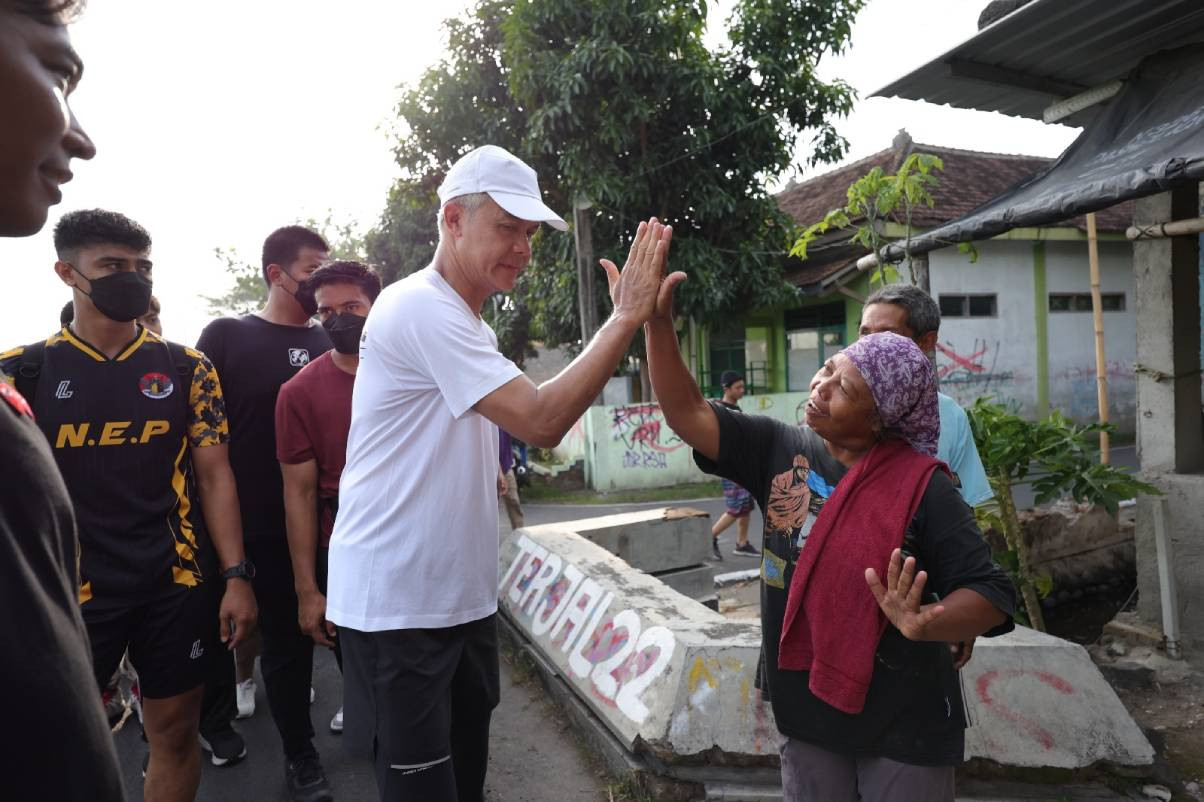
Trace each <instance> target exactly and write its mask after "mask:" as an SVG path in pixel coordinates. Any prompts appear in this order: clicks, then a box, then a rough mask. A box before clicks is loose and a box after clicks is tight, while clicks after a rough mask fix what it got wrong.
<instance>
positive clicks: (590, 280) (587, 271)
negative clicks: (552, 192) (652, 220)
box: [573, 198, 600, 348]
mask: <svg viewBox="0 0 1204 802" xmlns="http://www.w3.org/2000/svg"><path fill="white" fill-rule="evenodd" d="M592 205H593V204H591V203H590V202H589V201H588V200H586V199H584V198H578V199H577V202H576V203H574V204H573V239H574V241H575V244H576V246H577V304H578V309H577V311H578V313H579V314H580V316H581V347H582V348H584V347H585V346H586V345H587V344H588V343H589V341H590V340H591V339H592V338H593V336H594V333H595V332H596V331H597V330H598V300H597V298H596V297H595V294H594V274H595V273H597V272H598V270H599V269H600V268H599V267H598V266H597V265H596V264H595V263H594V235H593V230H592V228H591V226H590V214H589V208H590V206H592Z"/></svg>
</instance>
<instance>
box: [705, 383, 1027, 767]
mask: <svg viewBox="0 0 1204 802" xmlns="http://www.w3.org/2000/svg"><path fill="white" fill-rule="evenodd" d="M712 408H713V409H714V410H715V416H716V418H717V419H718V421H719V461H718V463H714V462H711V461H710V460H708V459H707V458H706V457H704V456H702V455H701V454H699V453H697V452H695V454H694V459H695V462H697V464H698V466H699V467H700V468H701V469H702V470H703V471H706V472H707V473H712V474H716V475H718V476H721V477H724V478H726V479H731V480H732V481H735V482H738V483H739V484H740V485H742V486H744V487H746V488H748V490H749V492H750V493H752V496H753V498H755V499H756V500H757V503H758V504H759V505H760V506H761V512H762V514H763V516H764V519H765V533H764V544H763V549H762V551H763V558H762V563H761V628H762V672H763V675H762V676H761V677H760V680H761V686H762V689H763V691H764V692H766V693H767V695H768V696H769V698H770V700H771V702H772V704H773V713H774V718H775V719H776V720H777V726H778V729H779V730H780V731H781V732H782V733H783V734H784V735H787V736H789V737H791V738H797V739H799V740H802V741H806V742H808V743H813V744H815V745H816V746H820V747H822V748H825V749H828V750H830V751H833V752H837V753H840V754H845V755H850V756H855V757H886V758H889V759H891V760H897V761H899V762H901V763H909V764H913V765H929V766H939V765H953V764H956V763H960V762H961V761H962V759H963V755H964V752H965V734H964V730H965V727H966V717H965V708H964V704H963V701H962V695H961V685H960V682H959V680H958V677H957V673H956V672H955V671H954V670H953V661H952V656H951V654H950V651H949V647H948V646H947V645H946V644H943V643H916V642H912V641H909V640H907V639H906V638H904V637H903V636H902V635H901V634H900V633H899V631H898V630H897V629H895V628H894V627H892V626H890V625H888V626H887V628H886V632H885V633H884V634H883V636H882V639H881V641H880V642H879V644H878V650H877V654H876V655H875V665H874V674H873V678H872V680H871V682H870V689H869V692H868V694H867V696H866V701H865V707H864V709H863V710H862V712H861V713H859V714H857V715H850V714H847V713H843V712H841V711H839V710H837V709H836V708H834V707H831V706H830V705H828V704H826V703H825V702H822V701H820V700H819V699H817V698H815V696H814V695H812V693H811V692H810V690H809V689H808V688H807V682H808V673H809V672H806V671H783V670H780V669H778V667H777V665H778V642H779V640H780V639H781V634H782V620H783V618H784V616H785V613H786V598H787V594H788V590H789V588H790V582H791V578H792V577H793V575H794V568H795V565H796V564H797V562H798V557H799V553H800V551H801V550H802V546H803V543H804V542H805V541H806V538H807V535H808V534H809V533H810V531H811V528H812V526H813V525H814V524H815V519H816V516H817V515H818V514H819V511H820V510H821V509H822V508H823V505H824V503H825V502H826V501H827V499H828V498H829V497H830V496H831V494H832V492H833V490H834V489H835V487H836V484H837V483H838V482H839V481H840V480H841V479H842V478H843V477H844V475H845V473H846V472H847V470H846V468H845V467H844V466H843V465H841V464H840V463H839V462H838V461H836V459H835V458H833V457H832V455H831V454H830V453H828V450H827V448H826V446H825V445H824V442H823V439H822V438H820V437H819V436H818V435H817V434H815V432H813V431H811V430H810V429H808V428H807V427H806V426H788V425H786V424H784V423H781V422H779V421H776V420H774V419H772V418H768V417H765V416H763V415H746V414H739V415H737V414H733V413H731V412H730V411H728V410H727V409H725V408H724V407H723V406H721V405H719V404H712ZM904 550H905V551H907V552H908V553H910V554H913V555H914V556H915V557H916V559H917V561H918V562H919V564H920V566H921V567H922V568H923V569H924V570H926V571H928V575H929V581H928V586H927V589H928V590H929V591H931V592H934V593H935V594H937V596H939V597H944V596H947V595H948V594H949V593H951V592H952V591H953V590H955V589H957V588H969V589H972V590H975V591H977V592H978V593H980V594H982V595H983V596H984V597H985V598H987V599H988V600H989V601H990V602H991V603H992V604H994V605H995V606H996V607H997V608H999V609H1000V610H1001V611H1003V612H1006V613H1008V615H1009V616H1010V615H1011V613H1012V610H1013V607H1014V604H1015V597H1014V591H1013V589H1012V585H1011V582H1010V580H1009V579H1008V578H1007V575H1006V574H1004V573H1003V571H1002V570H1000V569H999V567H998V566H996V565H995V564H994V563H992V561H991V556H990V551H989V549H988V547H987V544H986V541H985V539H984V538H983V536H982V534H981V532H980V531H979V529H978V526H977V524H976V523H975V521H974V515H973V513H972V512H971V511H970V508H969V507H967V506H966V504H965V502H964V501H963V500H962V498H961V496H960V495H959V494H958V492H957V489H956V488H955V487H954V486H953V482H952V481H951V480H950V479H949V477H948V475H947V474H945V473H944V472H943V471H937V472H936V473H934V474H933V477H932V479H931V480H930V481H929V483H928V488H927V489H926V490H925V492H924V495H923V498H922V499H921V501H920V507H919V510H918V511H917V512H916V515H915V517H914V518H913V519H912V522H911V524H910V525H909V526H908V529H907V532H906V534H905V536H904ZM865 592H866V593H869V592H870V591H869V588H868V587H867V588H866V591H865ZM1012 626H1013V625H1012V622H1011V619H1010V618H1009V619H1008V621H1007V622H1006V623H1005V624H1003V625H1001V626H999V627H997V628H995V629H994V630H992V631H991V632H988V633H987V635H988V636H993V635H1001V634H1003V633H1005V632H1008V631H1010V630H1011V629H1012Z"/></svg>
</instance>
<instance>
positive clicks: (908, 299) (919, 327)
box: [865, 284, 941, 337]
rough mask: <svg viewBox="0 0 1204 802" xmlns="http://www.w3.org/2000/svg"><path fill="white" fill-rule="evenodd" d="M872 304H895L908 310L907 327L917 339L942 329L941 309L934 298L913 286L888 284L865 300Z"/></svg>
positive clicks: (866, 304)
mask: <svg viewBox="0 0 1204 802" xmlns="http://www.w3.org/2000/svg"><path fill="white" fill-rule="evenodd" d="M871 304H894V305H895V306H901V307H903V308H904V309H906V310H907V325H908V327H909V328H910V329H911V330H912V331H913V332H915V336H916V337H923V336H924V335H925V334H927V333H928V332H930V331H938V330H939V329H940V328H941V308H940V307H939V306H937V303H936V301H934V300H933V299H932V296H931V295H929V294H928V293H926V292H924V291H923V290H922V289H920V288H919V287H916V286H914V285H911V284H887V285H886V286H885V287H883V288H882V289H880V290H877V291H876V292H874V293H872V294H871V295H870V297H869V298H866V299H865V306H870V305H871Z"/></svg>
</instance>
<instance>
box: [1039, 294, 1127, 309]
mask: <svg viewBox="0 0 1204 802" xmlns="http://www.w3.org/2000/svg"><path fill="white" fill-rule="evenodd" d="M1100 308H1101V309H1102V310H1103V311H1105V312H1123V311H1125V294H1124V293H1123V292H1105V293H1101V294H1100ZM1049 311H1050V312H1090V311H1091V293H1089V292H1051V293H1050V294H1049Z"/></svg>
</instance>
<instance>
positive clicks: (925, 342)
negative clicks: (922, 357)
mask: <svg viewBox="0 0 1204 802" xmlns="http://www.w3.org/2000/svg"><path fill="white" fill-rule="evenodd" d="M939 336H940V333H939V332H936V331H930V332H928V333H927V334H925V335H923V336H921V337H920V338H919V339H918V340H917V341H916V345H918V346H920V350H921V351H923V352H924V353H925V354H931V353H932V352H933V351H935V350H936V341H937V338H938V337H939Z"/></svg>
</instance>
